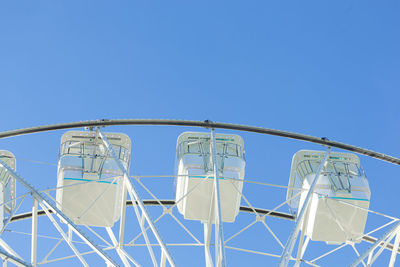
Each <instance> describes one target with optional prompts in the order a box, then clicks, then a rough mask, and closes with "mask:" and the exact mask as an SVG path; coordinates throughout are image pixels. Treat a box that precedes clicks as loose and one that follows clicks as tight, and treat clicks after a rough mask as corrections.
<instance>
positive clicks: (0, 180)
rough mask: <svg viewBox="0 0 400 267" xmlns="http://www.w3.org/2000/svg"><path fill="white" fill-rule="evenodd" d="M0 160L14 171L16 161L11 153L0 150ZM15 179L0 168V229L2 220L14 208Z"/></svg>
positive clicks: (2, 223)
mask: <svg viewBox="0 0 400 267" xmlns="http://www.w3.org/2000/svg"><path fill="white" fill-rule="evenodd" d="M0 159H1V160H2V161H3V162H4V163H5V164H7V165H8V167H10V168H11V169H13V170H14V171H15V169H16V160H15V156H14V155H13V153H11V152H9V151H6V150H0ZM15 194H16V191H15V179H14V178H13V177H12V176H11V175H10V174H9V173H8V172H7V170H6V169H5V168H3V166H1V167H0V203H4V205H0V227H1V228H2V227H3V225H4V219H5V218H6V217H9V216H10V215H11V213H12V210H13V209H14V207H15V196H16V195H15Z"/></svg>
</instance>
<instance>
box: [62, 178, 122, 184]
mask: <svg viewBox="0 0 400 267" xmlns="http://www.w3.org/2000/svg"><path fill="white" fill-rule="evenodd" d="M64 180H74V181H85V182H92V181H96V180H89V179H80V178H65V177H64ZM96 183H104V184H111V182H108V181H96ZM113 184H117V183H115V182H114V183H113Z"/></svg>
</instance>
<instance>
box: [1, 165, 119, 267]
mask: <svg viewBox="0 0 400 267" xmlns="http://www.w3.org/2000/svg"><path fill="white" fill-rule="evenodd" d="M0 165H1V166H3V167H4V168H5V169H6V170H7V171H8V173H9V174H10V175H11V176H13V177H14V178H15V179H16V180H17V181H18V182H20V183H21V184H22V185H23V186H25V187H26V188H27V189H28V190H29V191H30V192H31V194H32V196H33V197H34V198H36V199H37V200H38V202H39V203H40V204H41V203H43V204H44V205H46V206H49V207H50V208H51V209H52V210H53V212H54V213H55V214H57V215H58V216H59V217H61V218H62V219H63V220H64V221H65V223H66V224H68V225H70V226H71V227H72V229H73V230H74V232H75V233H76V234H77V235H78V236H79V237H80V238H81V239H82V240H83V241H85V242H86V243H87V244H88V245H89V246H90V247H91V248H92V249H93V250H94V251H95V252H96V253H97V254H98V255H99V256H100V257H102V258H103V259H104V260H105V261H106V262H108V263H110V264H111V265H113V266H118V264H117V263H116V262H115V261H114V260H113V259H112V258H111V257H110V256H109V255H108V254H106V253H105V252H104V251H103V250H102V249H101V248H100V247H99V246H98V245H97V244H95V243H94V242H93V241H91V240H90V239H89V237H87V236H86V234H85V233H84V232H83V231H82V230H81V229H80V228H78V226H77V225H76V224H74V223H73V222H72V221H71V219H70V218H69V217H68V216H67V215H65V214H64V213H63V212H62V211H61V210H59V209H58V208H57V207H56V206H55V205H53V204H52V203H51V202H50V201H48V200H47V198H46V197H45V196H44V195H43V194H42V193H40V192H39V191H37V190H36V189H35V188H34V187H33V186H32V185H30V184H29V183H28V182H27V181H25V179H23V178H22V177H21V176H19V175H18V174H17V173H16V172H15V171H14V170H13V169H11V168H10V167H9V166H8V165H7V164H6V163H4V162H3V161H2V160H0ZM45 211H46V210H45Z"/></svg>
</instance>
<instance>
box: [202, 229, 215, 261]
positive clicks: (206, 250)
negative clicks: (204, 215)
mask: <svg viewBox="0 0 400 267" xmlns="http://www.w3.org/2000/svg"><path fill="white" fill-rule="evenodd" d="M203 230H204V255H205V260H206V267H212V266H213V261H212V257H211V252H210V240H211V230H212V224H211V223H203Z"/></svg>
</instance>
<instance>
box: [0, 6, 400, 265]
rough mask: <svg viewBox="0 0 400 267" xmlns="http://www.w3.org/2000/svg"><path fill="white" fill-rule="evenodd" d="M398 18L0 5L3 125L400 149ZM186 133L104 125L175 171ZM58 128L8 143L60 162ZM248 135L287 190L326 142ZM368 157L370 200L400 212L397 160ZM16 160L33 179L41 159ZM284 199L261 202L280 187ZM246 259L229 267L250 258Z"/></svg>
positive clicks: (260, 162) (258, 160)
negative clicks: (193, 123) (191, 124)
mask: <svg viewBox="0 0 400 267" xmlns="http://www.w3.org/2000/svg"><path fill="white" fill-rule="evenodd" d="M399 14H400V2H398V1H353V0H352V1H334V2H329V1H217V2H215V1H2V2H1V3H0V92H1V99H2V101H1V107H2V111H3V112H2V114H3V116H2V118H1V119H0V122H1V123H0V130H1V131H5V130H11V129H15V128H23V127H29V126H34V125H43V124H52V123H60V122H70V121H80V120H91V119H102V118H109V119H111V118H174V119H191V120H205V119H209V120H212V121H221V122H232V123H240V124H249V125H256V126H263V127H269V128H276V129H281V130H288V131H294V132H300V133H305V134H309V135H314V136H326V137H328V138H329V139H331V140H336V141H342V142H345V143H349V144H353V145H357V146H361V147H366V148H369V149H372V150H376V151H379V152H383V153H387V154H391V155H393V156H397V157H399V156H400V153H399V145H400V141H399V138H398V137H399V135H398V132H399V131H400V123H399V111H400V110H399V96H400V93H399V92H400V91H399V88H400V49H399V47H400V34H399V29H400V16H399ZM184 130H193V129H186V128H185V129H183V128H168V127H145V128H137V127H136V128H135V127H133V128H132V127H131V128H126V127H125V128H123V127H120V128H118V127H115V128H110V131H123V132H127V133H129V134H130V136H131V138H132V139H133V142H134V149H133V152H132V164H131V173H132V174H171V173H172V171H173V160H174V153H175V152H174V146H175V142H176V137H177V136H178V135H179V133H180V132H182V131H184ZM149 132H150V133H149ZM62 133H63V132H56V133H48V134H39V135H35V136H31V137H21V138H18V137H17V138H10V139H4V140H0V148H2V149H9V150H12V151H13V152H14V154H16V156H17V160H18V157H20V158H26V159H36V160H43V161H50V162H56V161H57V149H58V145H59V139H60V136H61V135H62ZM243 137H244V139H245V144H246V147H247V156H248V157H247V160H248V162H247V170H246V171H247V175H249V176H250V177H255V176H258V177H265V178H268V179H264V181H266V182H273V183H278V184H283V185H284V184H287V180H288V176H289V168H290V160H291V156H292V155H293V154H294V153H295V152H296V151H297V150H299V149H302V148H304V149H320V147H318V146H315V145H311V144H308V143H303V142H295V141H292V140H285V139H279V138H276V137H261V136H259V135H251V134H243ZM154 140H157V141H154ZM30 142H34V143H35V145H36V146H33V145H31V144H30ZM39 144H40V145H39ZM149 147H150V148H149ZM360 158H361V161H362V163H363V166H364V169H365V170H366V172H367V175H368V177H369V179H370V185H371V191H372V201H371V208H372V209H374V210H378V211H382V212H384V213H387V214H390V215H393V216H397V217H399V216H400V209H399V207H398V205H396V204H395V202H396V201H397V202H398V197H397V195H398V189H399V187H400V182H399V180H398V178H399V174H400V172H399V168H398V167H396V166H391V165H390V164H388V163H383V162H380V161H377V160H372V159H368V158H366V157H360ZM18 166H19V170H20V172H21V173H24V174H26V175H27V176H28V177H30V174H34V173H35V171H33V170H32V171H31V170H30V169H29V168H33V167H35V166H34V165H29V166H28V165H27V166H26V169H25V170H23V169H22V168H23V166H24V165H23V163H21V164H19V165H18ZM55 171H56V170H55V169H54V168H53V169H50V170H49V169H48V168H47V169H45V170H44V171H43V172H45V173H46V175H47V177H48V180H46V181H50V182H49V183H48V184H45V183H44V182H43V187H45V186H54V185H55V182H56V177H55ZM35 174H36V175H43V174H42V173H39V172H38V173H35ZM247 175H246V176H247ZM28 177H27V179H31V181H32V182H33V181H34V179H37V178H35V177H30V178H28ZM35 181H36V180H35ZM34 183H35V182H34ZM38 183H39V182H38ZM40 183H42V182H40ZM40 183H39V184H40ZM40 186H42V184H40ZM40 186H39V187H40ZM171 191H172V188H171ZM274 196H275V195H274ZM276 197H277V199H278V200H275V202H274V201H272V202H268V201H270V199H268V198H267V199H266V200H265V201H266V204H265V208H272V206H273V205H274V204H273V203H276V204H279V201H283V200H284V197H285V194H284V192H282V191H280V194H277V195H276ZM260 205H261V204H260ZM277 227H278V228H279V226H277ZM285 227H289V225H285ZM283 241H286V239H285V238H283ZM351 256H352V257H354V255H351ZM238 260H239V261H237V260H236V261H230V262H229V261H228V263H229V266H243V263H241V262H240V258H238ZM272 262H274V261H272ZM235 264H237V265H235ZM326 264H328V263H326ZM330 264H332V265H329V264H328V265H329V266H335V265H334V264H333V263H330Z"/></svg>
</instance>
